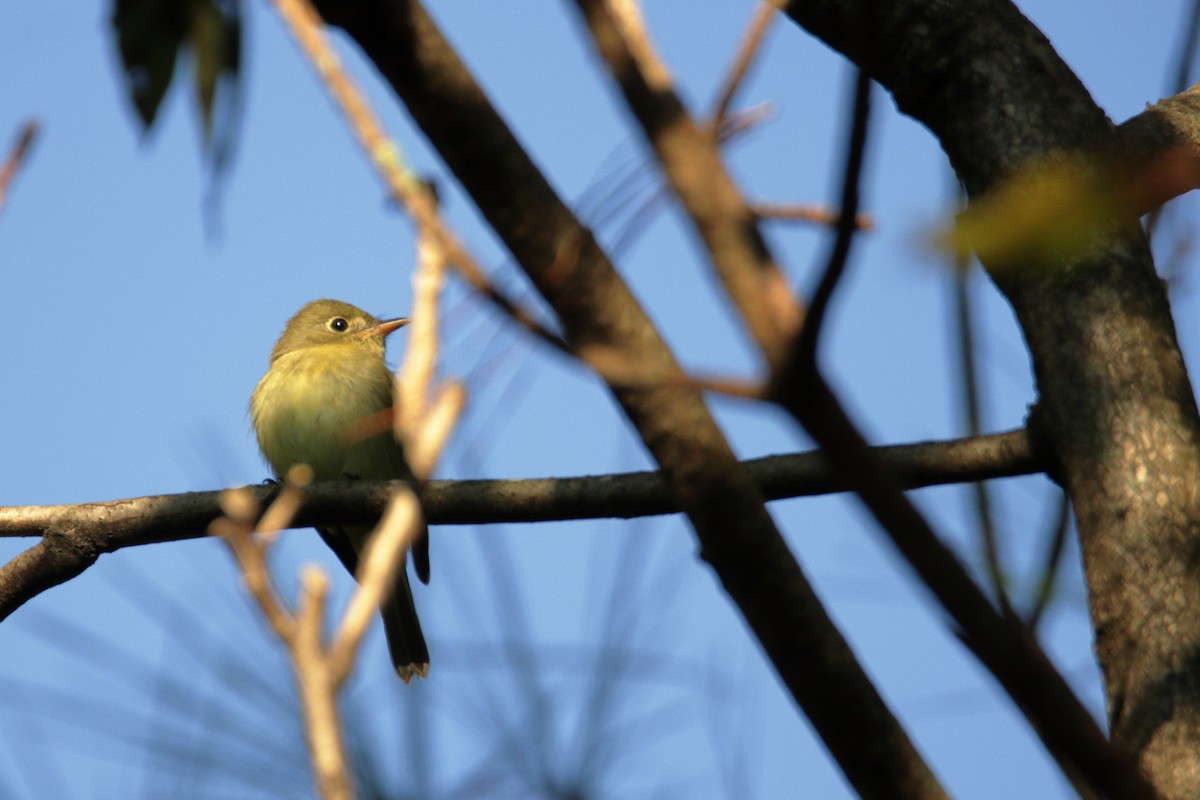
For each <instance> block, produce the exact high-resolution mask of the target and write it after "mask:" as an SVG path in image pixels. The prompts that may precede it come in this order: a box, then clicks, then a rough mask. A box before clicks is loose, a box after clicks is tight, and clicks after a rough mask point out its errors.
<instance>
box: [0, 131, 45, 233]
mask: <svg viewBox="0 0 1200 800" xmlns="http://www.w3.org/2000/svg"><path fill="white" fill-rule="evenodd" d="M39 130H40V126H39V125H38V121H37V120H35V119H31V120H29V121H28V122H26V123H25V124H24V125H22V126H21V131H20V133H18V134H17V141H16V143H15V144H13V148H12V150H10V151H9V153H8V158H7V159H5V161H4V166H3V168H0V211H3V210H4V201H5V199H6V198H7V197H8V187H9V185H10V184H11V183H12V180H13V178H14V177H16V174H17V172H18V171H19V170H20V169H21V166H22V165H23V164H24V163H25V160H26V159H27V158H28V157H29V151H30V148H32V147H33V142H34V139H36V138H37V134H38V131H39Z"/></svg>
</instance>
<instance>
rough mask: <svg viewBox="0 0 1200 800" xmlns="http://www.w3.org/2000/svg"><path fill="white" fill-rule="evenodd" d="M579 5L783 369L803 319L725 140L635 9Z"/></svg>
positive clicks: (739, 304)
mask: <svg viewBox="0 0 1200 800" xmlns="http://www.w3.org/2000/svg"><path fill="white" fill-rule="evenodd" d="M575 1H576V5H578V7H579V10H580V12H581V13H582V15H583V17H584V19H585V21H586V22H587V25H588V29H589V31H590V32H591V34H592V39H593V41H594V43H595V45H596V49H597V51H598V52H599V53H600V56H601V57H602V58H603V59H604V61H605V62H606V63H607V65H608V67H609V71H610V72H611V73H612V75H613V78H614V80H616V82H617V83H618V84H619V85H620V87H621V90H622V93H623V94H624V96H625V100H626V103H627V104H628V106H629V109H630V111H632V112H633V114H634V116H635V117H636V118H637V120H638V122H639V124H640V125H641V127H642V130H643V132H644V134H645V136H646V138H647V140H648V141H649V143H650V144H651V146H652V147H653V148H654V152H655V155H657V156H658V159H659V161H660V162H661V164H662V167H663V173H664V174H665V175H666V178H667V181H668V182H669V183H670V185H671V188H672V189H673V190H674V192H675V195H676V196H677V197H678V198H679V201H680V203H681V204H682V206H683V208H684V210H685V211H686V212H687V214H688V216H689V217H690V218H691V220H692V223H693V224H694V226H695V228H696V231H697V232H698V233H699V235H700V237H701V239H702V240H703V242H704V245H705V248H706V249H707V251H708V253H709V256H710V259H711V261H712V264H713V267H714V269H715V271H716V273H717V275H718V276H719V278H720V280H721V282H722V284H723V285H724V287H725V290H726V292H727V293H728V294H729V297H730V299H731V300H732V301H733V303H734V305H735V307H736V308H737V309H738V311H739V313H740V314H741V318H742V322H743V323H744V324H745V325H746V328H747V330H748V332H749V334H750V336H751V337H752V338H753V340H754V342H755V343H756V344H757V345H758V347H759V349H760V350H761V351H762V353H763V356H764V357H765V359H766V361H767V363H768V364H770V365H772V366H773V367H774V366H776V365H777V364H778V363H779V361H780V359H781V358H783V357H784V355H785V354H786V348H787V344H788V342H789V341H790V339H791V338H792V336H793V335H794V333H795V331H796V329H797V328H798V327H799V324H800V318H801V316H802V312H801V310H800V305H799V303H798V302H797V301H796V298H795V297H794V296H793V295H792V292H791V289H790V288H789V286H788V282H787V279H786V277H785V276H784V274H783V271H782V270H781V269H780V267H779V265H778V264H777V263H776V261H775V259H774V258H773V256H772V255H771V252H770V248H769V247H768V246H767V243H766V242H765V241H764V240H763V238H762V235H761V233H760V232H759V230H758V227H757V218H756V217H755V216H754V214H753V213H752V212H751V210H750V207H749V204H748V203H747V202H746V200H745V199H744V198H743V197H742V195H741V192H740V190H739V189H738V187H737V185H736V184H735V183H734V181H733V179H732V177H731V176H730V175H729V173H728V171H727V170H726V168H725V165H724V163H723V162H722V160H721V155H720V152H719V150H718V141H717V140H716V139H715V138H714V136H713V135H712V132H711V130H710V129H709V128H708V127H707V126H702V125H701V124H699V123H698V122H696V120H694V119H693V118H692V117H691V115H690V114H689V112H688V110H687V108H686V107H685V106H684V104H683V102H682V101H681V100H680V98H679V97H678V95H677V94H676V92H675V88H674V86H673V84H672V81H671V75H670V71H669V70H668V69H667V67H666V65H665V64H664V63H663V61H662V59H661V58H659V56H658V54H657V53H656V52H655V50H654V46H653V44H652V43H651V41H650V36H649V32H648V31H647V30H646V27H645V24H644V23H643V21H642V18H641V14H640V12H639V10H638V8H637V5H636V3H634V2H633V1H632V0H621V1H620V2H613V1H610V0H575Z"/></svg>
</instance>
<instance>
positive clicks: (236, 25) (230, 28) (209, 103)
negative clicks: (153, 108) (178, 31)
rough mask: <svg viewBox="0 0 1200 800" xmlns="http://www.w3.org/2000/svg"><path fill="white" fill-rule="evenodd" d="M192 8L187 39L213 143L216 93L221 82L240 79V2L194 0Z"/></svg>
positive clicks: (208, 137)
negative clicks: (193, 59)
mask: <svg viewBox="0 0 1200 800" xmlns="http://www.w3.org/2000/svg"><path fill="white" fill-rule="evenodd" d="M191 9H192V19H191V28H190V31H189V33H188V36H189V39H190V41H191V46H192V53H193V55H194V57H195V60H196V76H195V83H196V85H195V89H196V98H197V100H198V102H199V107H200V116H201V120H202V122H203V125H204V140H205V142H210V141H211V140H212V132H213V117H214V114H215V110H214V107H215V105H216V100H217V90H218V88H219V86H220V83H221V80H222V79H223V78H228V79H229V80H231V81H233V80H236V79H237V77H238V68H239V66H240V62H241V37H242V24H241V14H240V13H239V8H238V3H237V2H227V3H220V2H209V1H208V0H194V1H193V2H192V3H191Z"/></svg>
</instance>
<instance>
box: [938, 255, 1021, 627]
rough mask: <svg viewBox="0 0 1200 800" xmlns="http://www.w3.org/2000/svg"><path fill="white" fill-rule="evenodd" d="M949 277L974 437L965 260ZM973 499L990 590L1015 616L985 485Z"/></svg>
mask: <svg viewBox="0 0 1200 800" xmlns="http://www.w3.org/2000/svg"><path fill="white" fill-rule="evenodd" d="M955 260H956V262H957V263H955V264H954V269H953V270H952V272H953V275H952V277H951V280H952V281H953V285H954V310H955V322H956V326H957V334H958V348H959V372H960V373H961V374H962V390H963V405H964V407H965V408H966V416H967V435H968V436H977V435H978V434H979V433H980V432H981V431H982V430H983V424H982V422H981V420H980V416H981V412H980V408H979V406H980V400H979V398H980V393H979V367H978V364H977V363H976V360H975V350H976V347H975V325H974V320H973V316H972V313H971V297H970V291H969V284H968V276H969V273H968V272H967V263H966V259H965V258H962V257H961V256H956V258H955ZM971 488H972V494H973V495H974V498H975V517H976V520H977V522H978V523H979V539H980V544H981V545H982V550H983V563H984V567H985V569H986V570H987V575H988V580H989V581H990V582H991V585H992V593H993V594H994V595H995V597H996V601H997V603H998V604H999V606H1000V611H1001V613H1003V614H1004V615H1006V616H1010V617H1011V616H1015V615H1014V613H1013V609H1012V602H1011V600H1010V599H1009V596H1008V589H1007V588H1006V586H1005V578H1004V564H1003V562H1002V560H1001V557H1000V546H999V543H998V541H997V538H996V524H995V519H994V517H993V515H992V504H991V496H990V494H989V493H988V487H987V484H986V483H984V482H983V481H977V482H976V483H975V484H974V485H973V486H972V487H971Z"/></svg>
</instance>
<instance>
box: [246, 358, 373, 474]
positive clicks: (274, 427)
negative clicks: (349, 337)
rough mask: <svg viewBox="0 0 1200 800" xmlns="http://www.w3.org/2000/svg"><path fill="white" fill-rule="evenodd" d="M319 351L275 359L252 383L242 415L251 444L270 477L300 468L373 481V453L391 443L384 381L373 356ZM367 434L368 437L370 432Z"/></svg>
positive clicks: (314, 472) (317, 472)
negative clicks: (249, 425)
mask: <svg viewBox="0 0 1200 800" xmlns="http://www.w3.org/2000/svg"><path fill="white" fill-rule="evenodd" d="M321 350H322V348H309V349H307V350H304V351H298V352H294V353H287V354H284V355H282V356H280V357H279V358H277V359H276V360H275V361H274V362H273V363H272V365H271V368H270V369H269V370H268V371H267V374H266V375H264V376H263V379H262V380H261V381H260V382H259V384H258V388H256V389H255V390H254V395H253V397H252V398H251V402H250V416H251V420H252V422H253V424H254V429H255V433H256V434H257V436H258V443H259V447H260V448H261V449H262V451H263V455H265V456H266V458H267V461H269V462H270V464H271V468H272V469H273V470H274V471H275V473H276V474H277V475H280V476H283V475H285V474H287V471H288V469H290V468H291V467H292V466H293V465H294V464H299V463H304V464H308V465H309V466H310V467H312V469H313V474H314V477H315V478H316V479H318V480H327V479H332V478H338V477H341V476H343V475H347V474H350V475H359V476H361V477H376V473H378V472H379V471H380V469H377V468H376V467H375V462H376V461H378V460H379V458H380V456H379V454H378V451H380V450H383V449H386V448H387V447H389V446H392V444H391V441H390V436H382V435H380V434H383V433H387V432H388V431H389V427H388V425H387V423H386V420H385V421H383V424H382V425H378V424H375V425H373V424H372V423H373V421H378V417H379V415H380V412H383V411H384V410H386V409H387V408H389V407H390V406H391V403H392V388H391V386H392V376H391V373H390V372H389V371H388V369H387V367H386V365H385V364H384V363H383V360H382V359H381V358H375V359H372V361H373V362H375V363H366V362H365V361H364V360H362V359H354V358H345V357H342V355H341V354H340V353H336V352H334V353H323V352H319V351H321ZM372 433H374V434H375V435H372Z"/></svg>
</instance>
